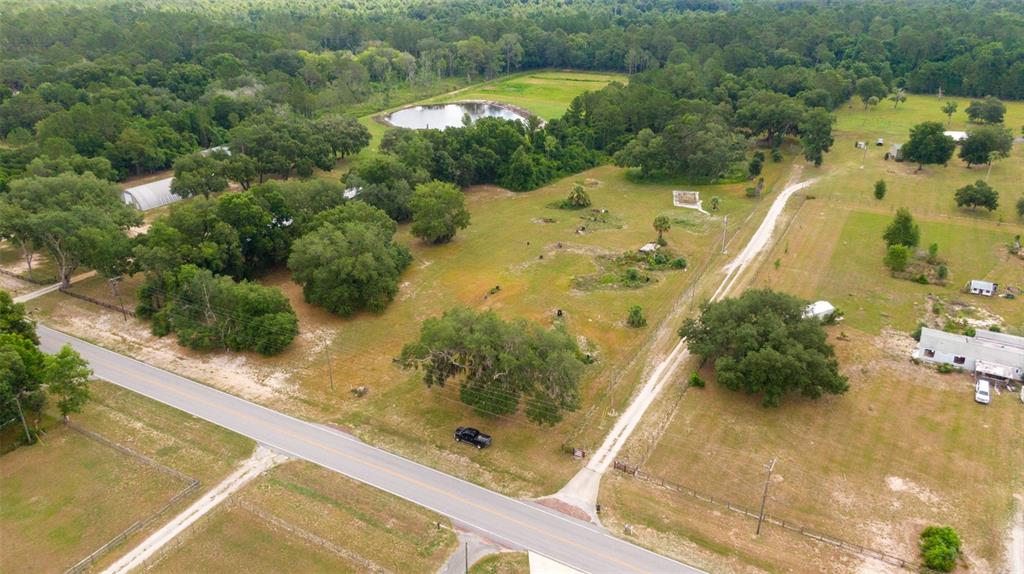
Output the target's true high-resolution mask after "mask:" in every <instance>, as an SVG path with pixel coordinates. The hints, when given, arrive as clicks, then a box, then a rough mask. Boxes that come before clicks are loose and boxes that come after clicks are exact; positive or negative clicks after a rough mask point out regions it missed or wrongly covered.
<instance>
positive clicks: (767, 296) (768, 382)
mask: <svg viewBox="0 0 1024 574" xmlns="http://www.w3.org/2000/svg"><path fill="white" fill-rule="evenodd" d="M806 305H807V302H806V301H801V300H800V299H797V298H796V297H793V296H791V295H787V294H784V293H777V292H774V291H771V290H770V289H764V290H750V291H747V292H745V293H744V294H743V295H741V296H740V297H738V298H735V299H723V300H721V301H717V302H713V303H706V304H704V305H703V306H702V307H701V313H700V316H699V317H698V318H696V319H687V321H686V322H685V323H684V324H683V326H682V328H681V329H680V330H679V335H680V336H682V337H686V340H687V345H688V347H689V348H690V350H691V351H693V352H695V353H696V354H697V355H699V356H700V357H701V359H702V360H704V361H709V360H711V361H714V367H715V373H716V375H717V378H718V381H719V382H720V383H722V384H723V385H724V386H725V387H726V388H728V389H730V390H734V391H740V390H741V391H744V392H746V393H747V394H757V395H759V396H761V404H762V405H763V406H765V407H777V406H779V405H780V404H781V403H782V399H783V397H784V396H786V395H787V394H789V393H792V392H799V393H800V394H801V395H803V396H805V397H809V398H812V399H817V398H819V397H821V396H822V395H823V394H826V393H828V394H842V393H844V392H846V390H847V389H848V388H849V385H848V384H847V380H846V377H844V376H842V375H841V374H839V365H838V363H837V361H836V359H835V353H834V351H833V349H832V346H831V345H829V344H828V341H827V338H826V334H825V331H824V329H823V328H822V326H821V322H820V321H819V320H818V319H815V318H808V317H804V316H803V312H804V308H805V307H806Z"/></svg>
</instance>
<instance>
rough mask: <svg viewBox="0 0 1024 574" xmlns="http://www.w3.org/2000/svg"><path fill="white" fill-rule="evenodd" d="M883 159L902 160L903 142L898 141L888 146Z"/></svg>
mask: <svg viewBox="0 0 1024 574" xmlns="http://www.w3.org/2000/svg"><path fill="white" fill-rule="evenodd" d="M885 159H892V160H896V161H903V144H901V143H898V144H892V145H891V146H889V153H888V154H886V156H885Z"/></svg>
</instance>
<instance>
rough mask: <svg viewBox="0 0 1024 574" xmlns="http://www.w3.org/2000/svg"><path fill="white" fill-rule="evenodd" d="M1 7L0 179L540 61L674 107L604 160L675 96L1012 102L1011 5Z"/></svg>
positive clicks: (1020, 21)
mask: <svg viewBox="0 0 1024 574" xmlns="http://www.w3.org/2000/svg"><path fill="white" fill-rule="evenodd" d="M76 4H77V3H76ZM0 6H3V18H0V48H2V51H0V136H2V137H4V138H5V141H6V142H7V145H8V149H7V150H5V152H4V155H3V157H2V158H0V159H2V161H0V169H2V170H4V174H3V175H0V179H9V178H11V177H13V176H14V175H16V174H18V173H22V172H24V170H25V168H26V166H27V165H28V164H29V163H30V162H31V161H32V160H33V159H36V158H37V157H42V158H44V161H45V160H46V159H47V158H50V159H52V158H66V159H65V160H64V163H66V164H67V165H69V166H71V167H72V168H73V169H75V170H76V171H83V170H84V167H83V166H84V162H86V161H87V160H88V159H90V158H95V157H102V158H104V159H106V160H107V161H109V162H110V164H111V165H110V167H109V168H107V167H106V166H105V164H104V165H103V166H101V167H97V168H95V169H91V170H92V171H94V173H95V172H96V169H98V170H100V171H102V174H98V175H101V177H111V178H124V177H126V176H128V175H132V174H138V173H143V172H147V171H153V170H159V169H163V168H167V167H170V166H171V165H172V164H173V162H174V160H175V159H176V158H177V157H179V156H181V155H183V154H185V153H188V152H190V151H193V150H196V149H199V148H208V147H211V146H214V145H218V144H222V143H225V142H227V141H229V139H230V135H229V132H230V130H232V128H236V127H237V126H239V125H240V124H242V123H244V122H246V120H248V119H250V118H253V117H263V118H266V117H267V112H269V111H276V112H278V113H280V112H281V111H282V110H286V111H287V112H289V113H293V114H295V115H297V116H300V117H304V118H315V117H319V116H321V115H323V114H327V113H337V112H345V111H352V110H356V109H358V110H359V111H366V108H365V107H359V106H360V104H365V103H367V102H369V101H373V102H376V103H379V104H381V107H383V105H385V104H386V103H390V101H391V97H392V95H393V94H395V93H398V92H399V91H401V90H403V89H408V88H409V87H412V86H419V87H421V88H422V87H424V86H426V87H429V86H430V85H432V84H436V83H438V82H440V81H442V80H444V79H446V78H465V79H468V80H473V79H478V78H487V77H491V76H494V75H496V74H499V73H502V72H510V71H515V70H522V69H535V68H545V67H555V68H561V67H568V68H576V69H594V70H619V71H624V72H627V73H630V74H636V73H642V72H645V71H647V72H650V73H649V74H641V78H638V80H639V83H642V84H644V85H645V86H647V87H649V88H650V89H651V90H654V91H656V92H657V96H658V97H661V98H662V99H661V100H657V101H658V102H659V103H664V102H666V101H668V100H674V102H673V103H674V104H675V105H672V106H667V107H666V108H665V109H662V110H654V109H651V108H652V107H653V106H651V105H648V106H645V108H644V109H645V110H647V111H648V112H649V113H650V114H656V115H658V116H661V117H636V116H638V115H640V114H641V113H643V111H644V110H635V111H633V113H632V117H630V116H629V115H626V116H625V117H622V118H616V120H615V121H618V122H619V123H621V124H622V125H623V127H622V128H619V127H617V126H605V127H608V128H609V129H610V130H611V131H610V133H609V132H608V131H607V130H605V127H602V128H601V130H602V131H600V132H599V133H596V134H594V137H595V142H594V143H595V147H596V148H597V149H604V148H605V147H607V146H609V145H610V146H611V149H610V151H611V152H614V151H617V148H619V147H621V146H622V145H624V144H622V142H621V141H618V140H617V139H616V138H618V137H620V136H621V134H620V133H619V132H620V131H623V130H624V131H625V132H630V133H638V132H639V131H640V130H641V129H643V127H650V128H651V129H652V130H653V131H654V132H659V131H661V129H663V128H665V127H667V126H668V125H669V124H670V123H672V121H670V120H668V119H665V116H674V115H678V112H679V107H680V104H679V103H678V100H681V99H685V100H690V101H692V100H697V101H700V102H702V103H706V105H705V106H704V108H707V107H712V108H714V109H715V111H716V113H719V114H720V115H723V116H725V117H724V118H722V119H723V122H725V123H726V124H729V125H731V126H733V127H736V126H743V127H750V126H751V125H754V129H755V130H757V129H760V127H761V125H760V124H761V122H759V121H757V119H756V118H749V117H747V118H737V120H736V121H735V122H734V121H733V118H732V117H731V115H732V114H733V113H736V112H738V111H739V109H740V108H741V107H742V103H743V102H744V100H745V101H747V102H751V103H753V104H756V105H762V104H765V105H775V104H776V103H777V102H770V101H768V100H769V99H770V98H769V97H768V96H766V95H761V94H752V92H753V91H767V92H772V93H775V94H782V95H784V96H788V97H798V98H799V99H800V100H801V103H805V104H807V105H808V107H818V106H820V107H825V108H828V107H834V106H836V105H838V104H839V103H840V102H841V101H843V100H845V99H846V98H847V97H848V96H849V95H850V94H851V92H852V90H853V88H854V87H855V85H856V84H857V82H858V81H859V80H864V79H872V82H873V83H872V84H871V86H870V87H871V88H872V89H871V90H869V89H868V87H869V86H867V85H865V86H864V87H865V92H864V93H865V94H867V95H866V96H865V97H872V96H875V97H878V98H879V99H881V98H884V97H885V96H886V95H887V94H889V93H891V92H893V91H895V90H896V89H898V88H905V89H906V90H908V91H910V92H935V91H937V90H939V89H942V90H943V91H944V92H945V93H947V94H957V95H965V96H978V97H981V96H986V95H991V96H995V97H1000V98H1004V99H1006V98H1009V99H1018V98H1021V97H1024V45H1022V40H1021V38H1024V5H1022V4H1021V3H1020V2H1016V1H1013V0H1006V1H1001V0H987V1H967V0H963V1H952V0H948V1H939V2H934V1H931V0H928V1H924V0H912V1H906V2H881V1H864V2H839V3H831V2H782V3H780V2H764V3H758V2H733V1H727V0H677V1H665V0H651V1H647V2H603V1H597V0H585V1H582V2H573V3H568V4H567V3H562V2H552V1H546V0H545V1H536V2H487V1H483V0H473V1H459V2H419V1H412V2H403V3H398V2H384V1H376V2H374V1H366V2H345V3H334V2H326V1H306V2H297V3H292V2H288V3H281V2H275V1H273V0H264V1H258V0H257V1H251V2H227V1H224V2H218V1H213V0H210V1H206V2H198V1H196V2H184V3H178V2H175V3H160V2H155V1H150V2H134V3H130V4H125V3H117V2H93V3H88V4H85V5H81V4H77V5H76V6H74V7H73V6H72V5H70V3H61V2H57V1H46V0H33V1H28V2H5V3H0ZM875 78H877V79H878V81H877V82H875V81H874V79H875ZM630 95H631V94H626V95H622V96H618V97H616V96H612V97H611V98H610V100H611V101H608V102H604V103H601V104H594V105H592V106H590V108H588V109H587V110H586V111H593V110H594V108H595V106H597V105H600V106H615V105H621V104H622V103H623V99H627V98H628V97H629V96H630ZM640 95H641V97H644V98H646V96H647V93H642V94H640ZM783 105H785V104H783ZM683 107H686V108H687V110H686V113H687V114H690V115H693V116H696V117H701V116H704V115H706V114H707V110H706V109H699V110H694V109H692V108H693V107H694V105H689V106H687V105H685V104H684V105H683ZM787 111H789V112H792V110H787ZM791 119H792V117H791V116H790V120H791ZM672 120H673V121H675V120H678V118H672ZM250 123H252V122H251V121H250ZM589 123H593V122H589ZM675 123H676V124H680V123H681V122H679V121H676V122H675ZM683 123H685V122H683ZM713 123H717V120H716V121H715V122H713ZM783 123H784V124H785V125H783V126H781V128H778V129H776V127H774V126H768V127H767V129H765V130H763V131H764V132H765V133H764V134H763V135H766V136H769V137H770V136H773V135H775V133H777V131H779V129H781V131H782V132H787V131H792V132H796V131H797V129H798V128H797V124H798V123H799V121H798V120H797V121H784V122H783ZM640 126H642V127H640ZM676 131H677V132H679V131H681V132H685V131H686V129H685V125H677V129H676ZM669 139H670V138H669ZM583 143H586V142H583ZM666 143H670V142H666ZM10 148H14V150H13V151H12V150H11V149H10ZM78 156H81V157H80V158H79V157H78ZM320 158H323V154H321V155H320ZM634 159H635V158H634ZM308 163H310V162H307V163H306V165H308ZM311 163H314V164H315V163H316V162H311ZM705 167H706V166H705ZM556 168H557V166H556ZM555 171H559V170H558V169H555ZM464 179H465V178H464Z"/></svg>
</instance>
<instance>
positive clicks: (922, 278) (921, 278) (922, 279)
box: [914, 273, 928, 285]
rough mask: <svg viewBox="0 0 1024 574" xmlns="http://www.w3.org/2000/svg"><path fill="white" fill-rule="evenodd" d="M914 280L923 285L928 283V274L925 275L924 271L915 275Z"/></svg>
mask: <svg viewBox="0 0 1024 574" xmlns="http://www.w3.org/2000/svg"><path fill="white" fill-rule="evenodd" d="M914 281H916V282H918V283H920V284H921V285H927V284H928V276H927V275H925V274H924V273H921V274H919V275H918V276H917V277H914Z"/></svg>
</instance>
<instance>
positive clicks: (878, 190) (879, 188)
mask: <svg viewBox="0 0 1024 574" xmlns="http://www.w3.org/2000/svg"><path fill="white" fill-rule="evenodd" d="M886 189H887V187H886V185H885V180H884V179H880V180H878V181H876V182H875V199H878V200H881V199H882V198H883V197H885V192H886Z"/></svg>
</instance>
